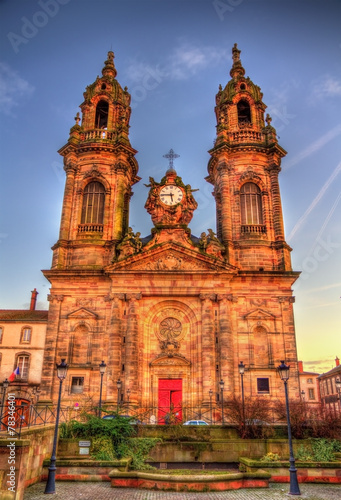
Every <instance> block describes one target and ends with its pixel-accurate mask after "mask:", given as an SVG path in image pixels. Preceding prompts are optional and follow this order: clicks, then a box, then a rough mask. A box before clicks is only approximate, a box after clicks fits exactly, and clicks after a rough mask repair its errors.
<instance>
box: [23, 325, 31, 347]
mask: <svg viewBox="0 0 341 500" xmlns="http://www.w3.org/2000/svg"><path fill="white" fill-rule="evenodd" d="M31 337H32V328H30V327H29V326H24V328H23V329H22V330H21V335H20V344H29V343H30V342H31Z"/></svg>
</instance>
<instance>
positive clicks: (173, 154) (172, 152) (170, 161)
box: [163, 149, 180, 169]
mask: <svg viewBox="0 0 341 500" xmlns="http://www.w3.org/2000/svg"><path fill="white" fill-rule="evenodd" d="M179 156H180V155H177V154H176V153H174V151H173V149H170V150H169V151H168V153H167V154H166V155H163V157H164V158H168V159H169V168H171V169H173V168H174V167H173V160H175V158H179Z"/></svg>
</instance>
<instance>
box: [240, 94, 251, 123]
mask: <svg viewBox="0 0 341 500" xmlns="http://www.w3.org/2000/svg"><path fill="white" fill-rule="evenodd" d="M237 111H238V123H239V124H240V123H251V109H250V104H249V103H248V102H247V101H246V100H245V99H241V100H240V101H239V102H238V104H237Z"/></svg>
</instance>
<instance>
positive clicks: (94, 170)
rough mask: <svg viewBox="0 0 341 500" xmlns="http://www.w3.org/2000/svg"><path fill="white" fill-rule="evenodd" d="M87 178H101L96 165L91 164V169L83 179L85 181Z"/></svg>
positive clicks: (101, 175)
mask: <svg viewBox="0 0 341 500" xmlns="http://www.w3.org/2000/svg"><path fill="white" fill-rule="evenodd" d="M87 177H97V178H98V177H103V174H102V173H101V172H100V171H99V170H98V167H97V165H95V164H93V165H92V168H91V169H89V170H87V171H86V172H85V173H84V175H83V179H86V178H87Z"/></svg>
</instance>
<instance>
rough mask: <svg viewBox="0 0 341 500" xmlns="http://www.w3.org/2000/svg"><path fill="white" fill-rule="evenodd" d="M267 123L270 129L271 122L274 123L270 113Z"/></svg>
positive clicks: (266, 119)
mask: <svg viewBox="0 0 341 500" xmlns="http://www.w3.org/2000/svg"><path fill="white" fill-rule="evenodd" d="M265 121H266V123H267V124H268V127H269V126H270V125H271V122H272V118H271V116H270V115H269V113H267V115H266V118H265Z"/></svg>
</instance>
